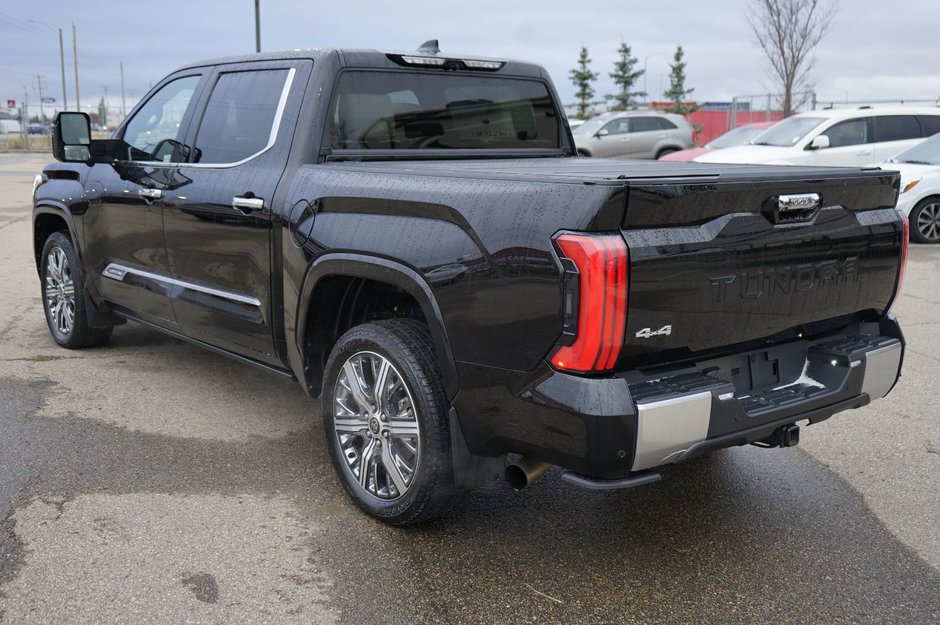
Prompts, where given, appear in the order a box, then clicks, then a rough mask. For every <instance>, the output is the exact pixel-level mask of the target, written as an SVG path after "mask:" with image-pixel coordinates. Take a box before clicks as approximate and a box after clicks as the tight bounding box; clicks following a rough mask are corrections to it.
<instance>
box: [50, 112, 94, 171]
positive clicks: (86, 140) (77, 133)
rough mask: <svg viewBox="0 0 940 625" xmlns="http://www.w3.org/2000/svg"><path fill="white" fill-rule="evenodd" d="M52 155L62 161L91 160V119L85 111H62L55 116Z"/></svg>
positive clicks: (79, 161)
mask: <svg viewBox="0 0 940 625" xmlns="http://www.w3.org/2000/svg"><path fill="white" fill-rule="evenodd" d="M52 155H53V156H54V157H55V160H57V161H62V162H63V163H87V162H88V161H90V160H91V120H90V119H89V118H88V115H87V114H86V113H76V112H63V113H59V114H58V115H56V116H55V123H54V124H53V126H52Z"/></svg>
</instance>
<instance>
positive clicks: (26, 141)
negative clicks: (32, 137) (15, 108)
mask: <svg viewBox="0 0 940 625" xmlns="http://www.w3.org/2000/svg"><path fill="white" fill-rule="evenodd" d="M20 119H21V120H22V121H21V122H20V126H21V128H20V129H21V130H22V131H23V149H24V150H28V149H29V89H27V88H26V85H23V114H22V115H21V116H20Z"/></svg>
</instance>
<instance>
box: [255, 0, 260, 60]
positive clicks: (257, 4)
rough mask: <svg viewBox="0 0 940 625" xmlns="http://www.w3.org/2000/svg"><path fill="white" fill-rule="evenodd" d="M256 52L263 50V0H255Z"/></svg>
mask: <svg viewBox="0 0 940 625" xmlns="http://www.w3.org/2000/svg"><path fill="white" fill-rule="evenodd" d="M255 52H261V0H255Z"/></svg>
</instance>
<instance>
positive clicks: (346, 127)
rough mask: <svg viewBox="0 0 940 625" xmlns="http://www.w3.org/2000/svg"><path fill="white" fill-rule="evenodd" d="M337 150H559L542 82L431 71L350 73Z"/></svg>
mask: <svg viewBox="0 0 940 625" xmlns="http://www.w3.org/2000/svg"><path fill="white" fill-rule="evenodd" d="M330 121H331V124H330V126H331V128H330V130H331V133H330V135H331V147H332V148H333V149H338V150H420V149H531V148H540V149H546V148H556V149H557V148H558V147H559V141H560V130H559V124H560V122H559V117H558V115H557V113H556V111H555V107H554V105H553V102H552V98H551V96H550V95H549V92H548V88H547V87H546V86H545V83H543V82H541V81H537V80H525V79H518V78H508V77H507V78H501V77H500V78H497V77H493V76H468V75H466V74H452V73H447V74H445V73H440V74H431V73H427V72H378V71H346V72H343V73H342V74H341V75H340V77H339V79H338V81H337V85H336V97H335V100H334V104H333V111H332V113H331V115H330Z"/></svg>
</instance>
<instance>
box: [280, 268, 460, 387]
mask: <svg viewBox="0 0 940 625" xmlns="http://www.w3.org/2000/svg"><path fill="white" fill-rule="evenodd" d="M331 279H332V280H337V279H338V280H360V281H368V282H369V283H373V284H378V285H387V286H388V287H392V288H394V289H397V290H399V291H400V292H402V293H404V294H407V296H408V297H410V298H411V299H412V300H413V301H414V302H415V303H416V304H417V306H418V307H419V309H420V312H421V317H423V319H424V321H425V322H426V323H427V325H428V329H429V330H430V333H431V337H432V339H433V341H434V348H435V352H436V353H437V357H438V362H439V363H440V366H441V372H442V374H443V377H444V388H445V391H446V393H447V397H448V399H453V397H454V396H455V395H456V394H457V389H458V382H457V368H456V366H455V364H454V357H453V352H452V351H451V347H450V342H449V340H448V338H447V330H446V327H445V324H444V319H443V315H442V314H441V310H440V307H439V306H438V304H437V300H436V299H435V297H434V293H433V291H432V290H431V287H430V286H429V285H428V283H427V281H426V280H425V279H424V277H423V276H422V275H421V274H420V273H419V272H417V271H416V270H415V269H413V268H411V267H409V266H407V265H404V264H402V263H399V262H396V261H393V260H389V259H387V258H381V257H375V256H369V255H366V254H358V253H346V252H344V253H330V254H326V255H324V256H321V257H319V258H317V259H316V260H315V261H314V262H313V263H311V265H310V267H309V268H308V269H307V273H306V275H305V277H304V280H303V282H302V286H301V289H300V293H299V296H298V299H297V311H296V317H295V318H296V320H297V321H296V327H295V330H294V333H293V334H294V335H293V338H292V340H291V341H289V350H290V351H291V352H292V353H291V354H290V356H291V358H290V361H291V363H292V367H293V369H294V373H295V374H296V375H297V378H298V379H300V380H302V381H303V383H304V387H305V388H306V389H307V392H308V393H310V395H311V396H314V397H316V396H318V395H319V394H320V392H321V387H322V376H323V370H322V366H321V365H320V363H319V362H316V361H315V360H314V358H315V357H319V355H320V353H321V352H322V351H323V350H325V352H326V355H328V354H329V350H330V349H332V343H331V344H329V345H317V346H311V345H310V344H309V340H310V338H311V337H312V336H314V332H315V331H316V330H317V327H313V326H312V324H317V323H326V322H333V323H336V322H337V321H338V320H337V316H338V315H339V314H340V313H341V311H340V310H329V311H326V312H327V313H332V316H330V317H327V318H326V319H316V316H317V310H318V309H317V306H318V302H317V301H316V300H317V298H315V297H314V296H315V294H317V293H318V292H319V293H321V294H322V293H323V289H322V287H323V286H324V285H325V284H328V281H329V280H331ZM336 338H338V336H335V337H333V340H334V341H335V339H336ZM324 360H325V359H324Z"/></svg>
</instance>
